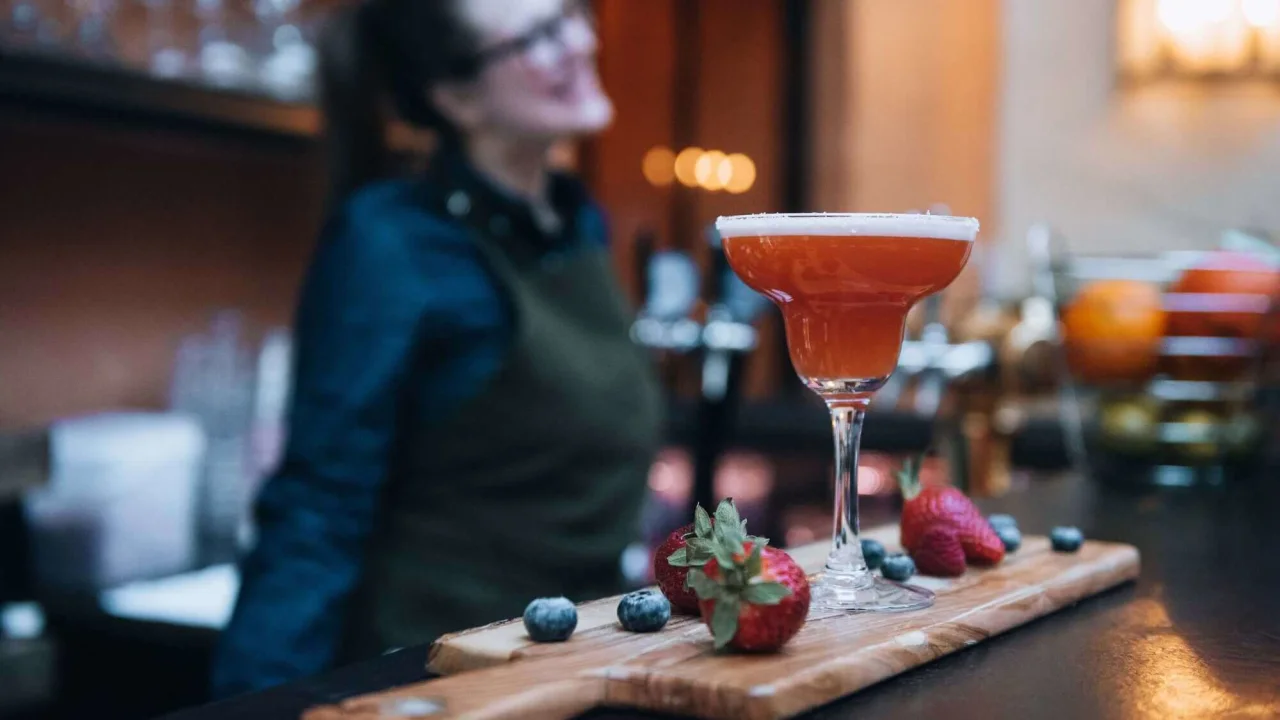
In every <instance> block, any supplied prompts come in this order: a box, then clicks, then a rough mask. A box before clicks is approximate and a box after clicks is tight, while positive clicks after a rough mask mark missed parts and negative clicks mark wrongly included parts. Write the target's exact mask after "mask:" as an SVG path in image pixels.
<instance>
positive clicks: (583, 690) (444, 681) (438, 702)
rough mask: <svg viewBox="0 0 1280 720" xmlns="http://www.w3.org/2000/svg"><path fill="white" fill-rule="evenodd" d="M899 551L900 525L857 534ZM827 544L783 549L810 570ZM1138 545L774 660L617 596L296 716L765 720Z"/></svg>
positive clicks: (813, 638)
mask: <svg viewBox="0 0 1280 720" xmlns="http://www.w3.org/2000/svg"><path fill="white" fill-rule="evenodd" d="M865 536H867V537H874V538H877V539H879V540H881V541H882V542H884V543H885V544H886V545H887V546H889V547H890V548H891V549H892V548H894V547H896V546H897V539H898V538H897V527H896V526H887V527H883V528H877V529H876V530H873V531H871V532H868V533H866V534H865ZM826 551H827V546H826V545H825V544H821V545H807V546H805V547H802V548H798V549H796V550H794V551H792V555H793V556H794V557H795V558H796V560H797V561H798V562H799V563H800V564H801V566H802V567H804V568H805V569H806V570H807V571H809V572H816V571H818V570H820V569H821V568H822V564H823V562H824V561H825V559H826ZM1138 571H1139V557H1138V551H1137V549H1135V548H1133V547H1132V546H1129V545H1119V544H1115V543H1106V542H1095V541H1088V542H1086V543H1085V544H1084V547H1082V548H1081V549H1080V551H1079V552H1077V553H1072V554H1063V553H1055V552H1053V551H1052V550H1051V549H1050V547H1049V540H1048V539H1047V538H1044V537H1038V536H1028V537H1025V538H1024V541H1023V545H1022V549H1021V550H1019V551H1018V552H1016V553H1014V554H1012V555H1009V556H1008V557H1007V558H1006V559H1005V560H1004V562H1002V563H1001V564H1000V565H998V566H997V567H994V568H989V569H982V570H979V569H974V568H970V569H969V570H968V571H967V572H966V573H965V574H964V576H963V577H960V578H956V579H954V580H940V579H936V578H928V577H916V578H913V580H912V582H914V583H916V584H919V585H921V586H924V587H928V588H930V589H932V590H933V591H934V592H936V593H937V595H938V598H937V601H936V602H935V603H934V605H933V607H931V608H928V609H926V610H920V611H915V612H907V613H861V614H850V613H832V612H823V611H817V610H815V611H813V612H811V613H810V616H809V620H808V622H807V623H806V625H805V627H804V628H803V629H802V630H801V631H800V633H799V634H798V635H797V636H796V637H795V638H794V639H793V640H792V641H791V642H790V643H789V644H787V646H786V647H785V648H783V650H782V652H780V653H776V654H771V655H733V654H718V653H716V652H715V651H714V648H713V647H712V643H711V636H710V633H709V632H708V631H707V629H706V627H705V626H704V625H703V624H702V622H701V621H700V620H698V619H696V618H686V617H674V618H672V621H671V622H670V623H669V624H668V625H667V627H666V628H664V629H663V630H662V631H660V632H657V633H651V634H636V633H628V632H625V631H624V630H622V629H621V627H619V626H618V621H617V615H616V608H617V598H608V599H605V600H599V601H596V602H591V603H585V604H583V605H580V606H579V610H578V629H577V631H576V632H575V633H574V635H573V637H572V638H570V640H569V641H568V642H564V643H550V644H539V643H533V642H531V641H530V640H529V639H528V637H527V636H526V635H525V631H524V627H523V624H522V623H521V621H520V620H511V621H507V622H503V623H497V624H494V625H489V626H486V627H482V628H476V629H474V630H468V631H465V632H462V633H457V634H453V635H446V636H444V637H442V638H440V639H439V640H438V641H436V643H435V644H434V645H433V646H432V648H431V653H430V659H429V662H428V667H429V669H430V670H431V671H432V672H435V673H439V674H442V675H445V676H446V677H442V678H438V679H434V680H428V681H425V682H422V683H417V684H414V685H407V686H405V687H401V688H396V689H393V690H388V691H386V692H381V693H376V694H373V695H366V696H363V697H358V698H353V699H350V700H346V701H344V702H342V703H340V704H338V705H329V706H323V707H316V708H312V709H311V710H309V711H307V712H306V713H305V714H304V716H303V718H304V720H356V719H360V720H364V719H370V720H371V719H372V718H399V717H404V718H413V717H422V718H474V719H476V720H517V719H518V720H537V719H543V718H546V719H552V718H568V717H573V716H574V715H577V714H579V713H582V712H585V711H587V710H590V709H592V708H594V707H598V706H614V707H618V706H622V707H634V708H643V709H648V710H653V711H658V712H664V713H674V714H678V715H692V716H696V717H703V718H732V719H734V720H738V719H743V720H756V719H759V720H770V719H772V718H785V717H791V716H793V715H796V714H799V713H802V712H804V711H806V710H811V709H813V708H816V707H818V706H820V705H824V704H826V703H829V702H831V701H833V700H836V699H838V698H841V697H843V696H845V695H849V694H852V693H854V692H857V691H858V690H861V689H862V688H865V687H867V686H869V685H872V684H874V683H877V682H879V681H881V680H884V679H885V678H888V677H892V676H893V675H897V674H898V673H901V672H905V671H906V670H910V669H911V668H913V667H916V666H919V665H923V664H925V663H927V662H930V661H932V660H934V659H936V658H939V657H941V656H943V655H947V654H949V653H952V652H955V651H957V650H960V649H963V648H965V647H967V646H969V645H974V644H976V643H979V642H982V641H983V640H985V639H987V638H989V637H991V636H992V635H997V634H999V633H1002V632H1005V631H1006V630H1009V629H1011V628H1015V627H1017V626H1019V625H1022V624H1024V623H1026V622H1029V621H1031V620H1033V619H1035V618H1038V617H1041V616H1043V615H1047V614H1049V613H1051V612H1054V611H1055V610H1058V609H1060V608H1062V607H1064V606H1067V605H1070V604H1072V603H1075V602H1077V601H1079V600H1081V599H1084V598H1086V597H1089V596H1090V595H1094V594H1097V593H1099V592H1102V591H1103V590H1106V589H1107V588H1110V587H1113V586H1115V585H1119V584H1121V583H1123V582H1126V581H1128V580H1132V579H1134V578H1136V577H1137V575H1138Z"/></svg>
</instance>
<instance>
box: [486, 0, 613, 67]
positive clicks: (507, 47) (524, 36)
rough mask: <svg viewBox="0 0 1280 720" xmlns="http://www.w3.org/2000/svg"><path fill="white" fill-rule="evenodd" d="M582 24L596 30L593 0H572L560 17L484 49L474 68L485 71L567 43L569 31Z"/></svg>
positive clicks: (566, 4)
mask: <svg viewBox="0 0 1280 720" xmlns="http://www.w3.org/2000/svg"><path fill="white" fill-rule="evenodd" d="M579 23H582V24H585V25H586V26H587V27H588V28H591V29H592V30H594V29H595V15H594V13H593V12H592V10H591V3H590V1H589V0H569V1H568V2H566V3H565V7H564V10H563V11H562V12H561V13H560V14H559V15H556V16H554V17H551V18H547V19H546V20H543V21H542V22H540V23H538V24H537V25H534V26H533V27H532V28H529V29H528V30H526V31H525V32H523V33H521V34H519V35H517V36H516V37H513V38H510V39H507V40H503V41H502V42H500V43H497V44H495V45H492V46H490V47H487V48H485V49H484V50H481V51H480V52H478V53H476V54H475V55H473V56H472V58H471V62H472V63H474V65H473V67H475V68H482V67H484V66H486V65H489V64H490V63H494V62H498V61H499V60H504V59H506V58H508V57H512V56H515V55H524V54H527V53H528V52H530V51H531V50H533V49H534V48H536V47H538V46H539V45H541V44H542V43H544V42H552V43H558V44H564V42H565V38H566V37H567V35H568V32H567V31H568V29H569V28H571V27H573V26H574V25H576V24H579Z"/></svg>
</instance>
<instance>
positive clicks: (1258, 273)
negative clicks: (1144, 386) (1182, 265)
mask: <svg viewBox="0 0 1280 720" xmlns="http://www.w3.org/2000/svg"><path fill="white" fill-rule="evenodd" d="M1169 292H1170V293H1191V294H1195V295H1205V296H1210V297H1204V298H1199V299H1197V298H1194V297H1191V298H1171V301H1172V302H1173V303H1174V304H1175V306H1176V309H1174V310H1172V311H1171V312H1170V313H1169V334H1170V335H1175V336H1187V337H1231V338H1242V339H1252V338H1257V337H1258V335H1259V333H1260V332H1261V330H1262V320H1263V318H1264V317H1265V315H1266V311H1267V308H1268V306H1269V304H1270V302H1271V299H1272V298H1274V297H1275V296H1276V294H1277V292H1280V271H1277V270H1276V269H1274V268H1272V267H1271V266H1270V265H1268V264H1267V263H1265V262H1263V261H1262V260H1261V259H1259V258H1257V257H1254V256H1253V255H1250V254H1248V253H1239V252H1211V253H1208V254H1207V255H1206V256H1205V258H1204V260H1202V261H1200V262H1199V263H1197V264H1196V265H1195V266H1194V267H1190V268H1187V269H1186V270H1184V271H1183V273H1182V275H1181V277H1179V278H1178V279H1177V281H1175V282H1174V283H1173V285H1171V286H1170V287H1169ZM1215 296H1216V297H1215ZM1183 308H1186V309H1185V310H1184V309H1183Z"/></svg>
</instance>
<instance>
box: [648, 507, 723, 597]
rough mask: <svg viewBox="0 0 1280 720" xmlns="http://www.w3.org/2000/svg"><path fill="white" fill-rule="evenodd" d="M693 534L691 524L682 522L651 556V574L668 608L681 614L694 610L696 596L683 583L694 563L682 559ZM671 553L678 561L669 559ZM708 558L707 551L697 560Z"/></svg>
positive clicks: (693, 536) (686, 580)
mask: <svg viewBox="0 0 1280 720" xmlns="http://www.w3.org/2000/svg"><path fill="white" fill-rule="evenodd" d="M698 509H699V510H701V509H702V508H698ZM695 537H697V535H696V534H695V532H694V527H693V525H685V526H684V527H682V528H679V529H678V530H675V531H674V532H672V533H671V534H670V535H668V536H667V539H666V542H663V543H662V544H661V545H659V546H658V551H657V552H656V553H654V556H653V576H654V577H655V578H656V579H657V580H658V589H659V590H661V591H662V594H663V595H666V596H667V600H669V601H671V609H672V610H674V611H676V612H679V613H684V614H685V615H697V614H698V596H697V595H695V594H694V592H693V590H692V589H691V588H690V587H689V586H688V584H687V583H688V577H689V568H690V567H694V566H695V563H694V562H689V561H687V560H686V557H687V556H686V553H687V552H688V550H686V548H687V547H688V541H689V540H692V539H694V538H695ZM673 557H675V558H677V562H678V563H680V564H678V565H672V564H671V560H670V559H671V558H673ZM708 558H710V554H709V553H708V555H707V557H705V558H702V559H701V561H700V562H699V563H697V564H706V561H707V559H708Z"/></svg>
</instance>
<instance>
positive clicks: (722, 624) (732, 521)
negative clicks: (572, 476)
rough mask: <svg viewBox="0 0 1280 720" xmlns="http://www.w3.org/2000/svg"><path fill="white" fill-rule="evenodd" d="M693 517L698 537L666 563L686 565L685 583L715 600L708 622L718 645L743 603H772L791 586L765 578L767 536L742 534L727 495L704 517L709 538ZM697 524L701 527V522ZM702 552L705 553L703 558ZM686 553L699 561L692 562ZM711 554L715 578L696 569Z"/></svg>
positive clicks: (725, 641)
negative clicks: (713, 519)
mask: <svg viewBox="0 0 1280 720" xmlns="http://www.w3.org/2000/svg"><path fill="white" fill-rule="evenodd" d="M698 510H699V511H700V516H701V515H704V514H705V513H703V512H702V509H701V508H698ZM697 517H698V516H695V520H694V529H695V535H696V536H697V537H693V538H690V539H689V540H688V545H686V548H685V550H686V552H685V554H684V556H683V557H679V558H678V557H677V556H678V555H680V553H679V552H677V553H676V554H674V555H672V557H671V560H670V562H671V564H672V565H675V564H677V560H679V561H683V562H685V563H687V564H688V565H689V566H691V567H692V569H691V570H690V571H689V577H688V581H687V582H688V586H689V587H690V588H692V589H693V591H694V593H695V594H697V596H698V598H699V599H700V600H714V601H715V609H714V610H713V611H712V614H711V619H710V623H709V624H710V626H711V634H712V635H713V636H714V637H715V646H716V649H717V650H720V649H723V648H725V647H726V646H728V645H729V643H730V642H731V641H732V640H733V637H734V635H736V634H737V632H738V617H739V614H740V613H741V612H742V609H743V607H744V605H777V604H778V603H780V602H782V600H783V599H784V598H786V597H788V596H790V595H791V590H790V589H789V588H788V587H787V586H785V585H783V584H782V583H779V582H772V581H768V580H765V579H764V572H765V567H764V547H765V545H766V544H767V543H768V542H769V541H768V540H766V539H764V538H755V537H751V536H750V535H747V524H746V521H745V520H743V519H741V518H740V517H738V509H737V508H736V507H735V506H734V504H733V500H732V499H726V500H724V501H723V502H721V503H720V505H719V507H717V508H716V514H715V522H714V523H711V522H710V519H709V518H708V522H707V525H710V530H711V532H710V533H709V535H710V537H705V536H703V535H702V533H701V532H699V522H698V519H697ZM701 527H702V528H703V529H706V525H702V526H701ZM695 543H696V546H695ZM748 545H749V546H750V549H749V550H748V549H747V546H748ZM695 547H696V549H694V548H695ZM704 551H705V552H706V553H707V557H702V554H701V553H703V552H704ZM691 558H693V559H697V560H700V562H697V564H696V565H694V563H693V562H692V561H691ZM710 558H715V561H716V573H715V574H716V577H715V578H712V577H710V576H709V575H707V573H705V572H703V571H702V570H699V569H698V567H700V566H703V565H705V564H706V563H707V561H709V560H710Z"/></svg>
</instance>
